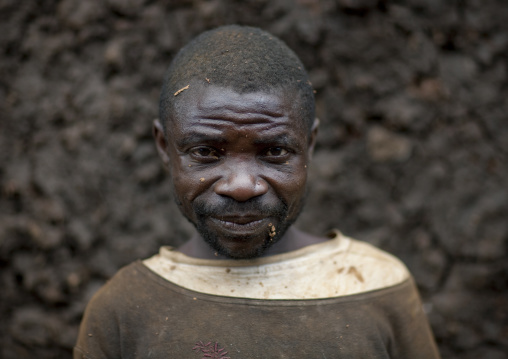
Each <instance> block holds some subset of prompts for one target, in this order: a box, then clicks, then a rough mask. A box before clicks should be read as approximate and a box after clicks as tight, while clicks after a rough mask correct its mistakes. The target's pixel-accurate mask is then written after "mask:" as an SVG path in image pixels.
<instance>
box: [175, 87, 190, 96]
mask: <svg viewBox="0 0 508 359" xmlns="http://www.w3.org/2000/svg"><path fill="white" fill-rule="evenodd" d="M189 86H190V85H187V86H185V87H182V88H181V89H180V90H178V91H176V92H175V96H178V95H179V94H180V93H182V92H184V91H185V90H187V89H188V88H189Z"/></svg>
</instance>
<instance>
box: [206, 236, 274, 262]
mask: <svg viewBox="0 0 508 359" xmlns="http://www.w3.org/2000/svg"><path fill="white" fill-rule="evenodd" d="M201 236H202V237H203V238H204V240H205V242H206V243H207V244H208V245H209V246H210V247H211V249H212V250H213V251H215V252H216V253H217V254H220V255H222V256H224V257H226V258H229V259H254V258H258V257H262V256H263V255H264V254H265V253H266V251H267V250H268V249H269V248H270V247H271V246H272V245H273V244H275V243H276V242H277V241H278V240H279V238H278V236H275V237H274V238H271V237H270V236H269V235H266V236H264V237H262V238H238V237H235V238H219V237H217V236H214V235H211V234H210V233H201Z"/></svg>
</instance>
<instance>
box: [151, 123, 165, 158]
mask: <svg viewBox="0 0 508 359" xmlns="http://www.w3.org/2000/svg"><path fill="white" fill-rule="evenodd" d="M152 134H153V137H154V139H155V146H156V147H157V152H159V156H160V158H161V160H162V163H164V166H166V167H168V166H169V155H168V142H167V141H166V136H165V135H164V128H163V127H162V124H161V123H160V121H159V119H158V118H156V119H155V120H153V128H152Z"/></svg>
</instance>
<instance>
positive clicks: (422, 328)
mask: <svg viewBox="0 0 508 359" xmlns="http://www.w3.org/2000/svg"><path fill="white" fill-rule="evenodd" d="M397 298H399V299H400V300H397ZM393 299H395V301H396V302H395V303H393V302H392V303H386V306H387V307H386V310H387V312H388V313H390V317H391V318H390V322H391V327H392V328H391V330H392V333H393V334H392V335H393V342H392V343H391V348H390V353H391V356H392V358H394V359H399V358H400V359H402V358H412V359H439V358H440V355H439V352H438V350H437V346H436V343H435V341H434V337H433V334H432V331H431V329H430V326H429V323H428V321H427V317H426V315H425V313H424V311H423V306H422V303H421V300H420V297H419V294H418V291H417V289H416V286H415V284H414V282H413V281H412V280H411V286H409V287H408V289H407V290H406V293H405V294H404V295H403V296H398V297H395V298H393Z"/></svg>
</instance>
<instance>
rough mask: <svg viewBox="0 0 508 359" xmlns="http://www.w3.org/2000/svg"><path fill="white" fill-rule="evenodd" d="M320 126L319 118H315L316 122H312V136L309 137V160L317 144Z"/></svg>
mask: <svg viewBox="0 0 508 359" xmlns="http://www.w3.org/2000/svg"><path fill="white" fill-rule="evenodd" d="M318 128H319V118H317V117H316V118H315V119H314V123H313V124H312V128H311V130H310V131H311V132H310V137H309V151H308V154H309V160H310V159H311V158H312V154H313V153H314V147H315V146H316V139H317V134H318Z"/></svg>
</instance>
